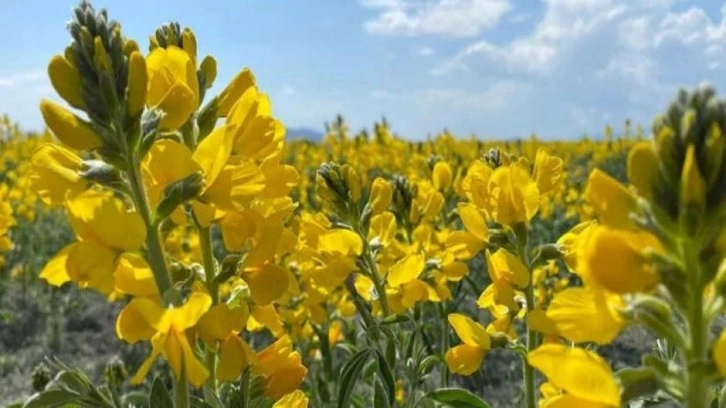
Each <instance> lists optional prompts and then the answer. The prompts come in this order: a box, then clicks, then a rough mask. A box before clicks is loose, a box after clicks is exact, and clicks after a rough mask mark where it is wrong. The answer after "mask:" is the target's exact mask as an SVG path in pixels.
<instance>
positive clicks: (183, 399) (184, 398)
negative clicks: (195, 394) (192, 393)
mask: <svg viewBox="0 0 726 408" xmlns="http://www.w3.org/2000/svg"><path fill="white" fill-rule="evenodd" d="M184 371H185V369H184V363H182V372H181V375H180V376H179V378H178V379H177V381H176V387H174V393H175V394H176V395H175V396H176V404H174V408H189V384H188V383H187V380H186V374H185V372H184Z"/></svg>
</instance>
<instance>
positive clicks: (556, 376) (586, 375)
mask: <svg viewBox="0 0 726 408" xmlns="http://www.w3.org/2000/svg"><path fill="white" fill-rule="evenodd" d="M527 360H528V361H529V364H530V365H531V366H532V367H534V368H536V369H538V370H539V371H540V372H542V374H544V376H545V377H547V380H548V381H549V383H551V384H552V385H553V386H555V387H557V388H560V389H562V390H564V391H565V393H566V395H568V396H569V397H568V398H571V397H574V398H575V400H574V401H572V400H570V401H571V402H577V401H578V400H581V401H585V402H587V403H589V404H590V405H581V404H577V405H555V406H560V407H564V406H574V407H577V406H583V407H584V406H588V407H589V406H594V407H598V406H603V407H612V408H618V407H620V387H619V386H618V384H617V382H616V381H615V377H614V375H613V372H612V370H611V369H610V366H609V365H608V364H607V362H605V360H603V359H602V357H600V356H599V355H597V354H596V353H594V352H592V351H587V350H583V349H579V348H570V347H567V346H564V345H561V344H545V345H543V346H540V347H539V348H537V349H536V350H534V351H531V352H530V353H529V354H528V355H527Z"/></svg>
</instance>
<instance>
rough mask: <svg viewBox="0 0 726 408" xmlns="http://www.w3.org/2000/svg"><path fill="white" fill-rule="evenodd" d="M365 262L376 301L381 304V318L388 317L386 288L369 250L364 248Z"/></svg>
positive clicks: (389, 311) (388, 308) (389, 309)
mask: <svg viewBox="0 0 726 408" xmlns="http://www.w3.org/2000/svg"><path fill="white" fill-rule="evenodd" d="M366 260H367V261H368V269H369V272H370V277H371V280H372V281H373V286H375V288H376V292H377V293H378V301H379V302H381V310H382V311H383V317H388V316H390V315H391V308H390V307H389V306H388V298H387V297H386V288H385V286H383V279H382V278H381V275H380V274H379V273H378V267H377V266H376V260H375V259H373V255H371V250H370V248H366Z"/></svg>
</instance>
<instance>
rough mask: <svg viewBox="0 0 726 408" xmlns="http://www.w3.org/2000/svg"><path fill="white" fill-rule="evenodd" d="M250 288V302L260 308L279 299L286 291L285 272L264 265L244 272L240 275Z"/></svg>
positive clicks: (268, 264)
mask: <svg viewBox="0 0 726 408" xmlns="http://www.w3.org/2000/svg"><path fill="white" fill-rule="evenodd" d="M242 277H243V279H244V280H245V282H247V284H248V285H249V287H250V295H251V296H252V300H253V301H254V302H255V303H256V304H258V305H261V306H265V305H269V304H270V303H272V302H273V301H275V300H277V299H279V298H280V297H281V296H282V295H283V294H284V293H285V290H286V289H287V285H288V282H287V272H285V270H284V269H282V268H281V267H279V266H277V265H275V264H273V263H269V262H268V263H266V264H265V265H264V266H263V267H262V268H259V269H257V268H255V269H253V270H250V271H245V273H243V275H242Z"/></svg>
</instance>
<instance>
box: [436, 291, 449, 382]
mask: <svg viewBox="0 0 726 408" xmlns="http://www.w3.org/2000/svg"><path fill="white" fill-rule="evenodd" d="M438 306H439V317H440V319H441V321H442V322H445V321H446V307H445V306H444V304H443V303H440V304H439V305H438ZM448 349H449V326H448V325H446V324H442V325H441V348H440V350H439V352H440V353H441V355H442V356H444V355H445V353H446V351H447V350H448ZM449 378H450V373H449V367H448V366H447V365H446V364H443V365H442V367H441V386H442V387H448V386H449Z"/></svg>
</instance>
